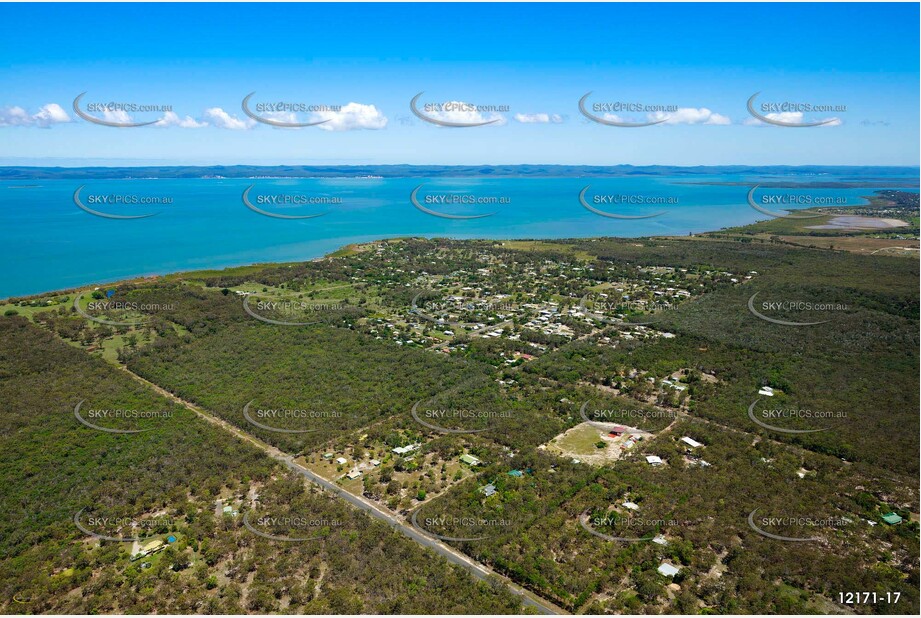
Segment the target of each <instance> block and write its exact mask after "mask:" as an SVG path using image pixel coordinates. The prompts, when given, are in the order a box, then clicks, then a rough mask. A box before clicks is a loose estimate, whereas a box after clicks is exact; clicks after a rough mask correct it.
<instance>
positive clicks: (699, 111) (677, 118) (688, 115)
mask: <svg viewBox="0 0 921 618" xmlns="http://www.w3.org/2000/svg"><path fill="white" fill-rule="evenodd" d="M648 118H649V120H651V121H656V120H664V121H665V122H663V123H662V124H710V125H727V124H732V121H731V120H730V119H729V117H727V116H723V115H722V114H717V113H716V112H712V111H710V110H709V109H707V108H706V107H701V108H696V107H679V108H678V109H677V110H676V111H674V112H655V113H653V114H649V116H648Z"/></svg>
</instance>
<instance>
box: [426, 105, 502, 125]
mask: <svg viewBox="0 0 921 618" xmlns="http://www.w3.org/2000/svg"><path fill="white" fill-rule="evenodd" d="M444 107H447V108H449V110H448V111H435V110H433V111H430V112H425V115H426V116H428V117H429V118H432V119H434V120H441V121H442V122H459V123H463V124H478V123H481V122H491V121H493V120H495V121H496V122H493V123H492V126H502V125H504V124H505V123H506V122H507V120H506V119H505V116H503V115H502V114H499V113H496V112H487V113H483V112H480V111H465V110H464V108H467V107H473V105H472V104H470V103H465V102H463V101H445V103H444Z"/></svg>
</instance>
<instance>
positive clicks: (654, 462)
mask: <svg viewBox="0 0 921 618" xmlns="http://www.w3.org/2000/svg"><path fill="white" fill-rule="evenodd" d="M646 463H648V464H649V465H651V466H661V465H662V458H661V457H659V456H658V455H646Z"/></svg>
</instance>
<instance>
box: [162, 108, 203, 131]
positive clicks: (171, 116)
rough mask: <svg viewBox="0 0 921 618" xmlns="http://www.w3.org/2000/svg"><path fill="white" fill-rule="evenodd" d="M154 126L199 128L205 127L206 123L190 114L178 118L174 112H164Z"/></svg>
mask: <svg viewBox="0 0 921 618" xmlns="http://www.w3.org/2000/svg"><path fill="white" fill-rule="evenodd" d="M154 126H155V127H179V128H182V129H200V128H201V127H207V126H208V123H207V122H205V121H201V122H199V121H198V120H195V119H194V118H192V117H191V116H186V117H185V118H180V117H179V115H178V114H177V113H176V112H166V113H165V114H163V118H161V119H160V120H158V121H157V124H155V125H154Z"/></svg>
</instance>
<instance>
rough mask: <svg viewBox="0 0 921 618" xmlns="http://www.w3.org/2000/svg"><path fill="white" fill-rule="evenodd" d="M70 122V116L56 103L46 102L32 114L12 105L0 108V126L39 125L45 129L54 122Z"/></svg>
mask: <svg viewBox="0 0 921 618" xmlns="http://www.w3.org/2000/svg"><path fill="white" fill-rule="evenodd" d="M64 122H70V116H68V115H67V112H65V111H64V108H62V107H61V106H60V105H58V104H57V103H47V104H46V105H42V106H41V107H40V108H39V110H38V111H37V112H36V113H34V114H32V115H31V116H30V115H29V113H28V112H27V111H26V110H25V109H23V108H21V107H19V106H18V105H14V106H12V107H4V108H0V127H30V126H35V127H40V128H43V129H46V128H48V127H50V126H52V125H55V124H61V123H64Z"/></svg>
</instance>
